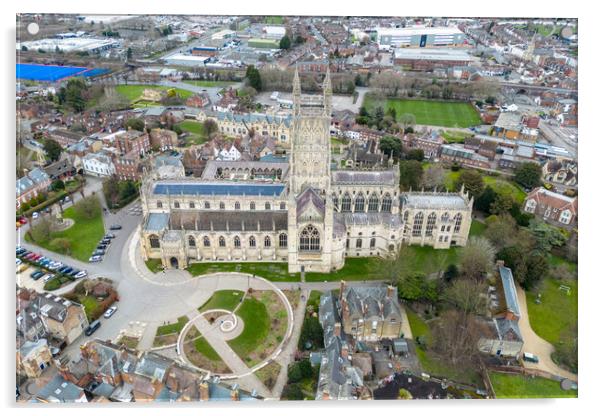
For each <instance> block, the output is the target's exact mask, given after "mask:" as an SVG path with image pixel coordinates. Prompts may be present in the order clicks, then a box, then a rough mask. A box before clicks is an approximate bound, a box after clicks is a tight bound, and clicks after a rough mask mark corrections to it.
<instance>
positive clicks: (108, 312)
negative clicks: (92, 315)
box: [104, 306, 117, 319]
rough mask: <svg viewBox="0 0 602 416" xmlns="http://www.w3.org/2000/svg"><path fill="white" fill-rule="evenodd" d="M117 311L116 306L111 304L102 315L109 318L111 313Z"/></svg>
mask: <svg viewBox="0 0 602 416" xmlns="http://www.w3.org/2000/svg"><path fill="white" fill-rule="evenodd" d="M115 312H117V306H111V307H110V308H109V309H107V310H106V311H105V315H104V317H105V318H107V319H109V318H110V317H111V316H113V314H114V313H115Z"/></svg>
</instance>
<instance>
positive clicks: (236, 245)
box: [234, 236, 240, 248]
mask: <svg viewBox="0 0 602 416" xmlns="http://www.w3.org/2000/svg"><path fill="white" fill-rule="evenodd" d="M234 247H236V248H240V237H238V236H236V237H234Z"/></svg>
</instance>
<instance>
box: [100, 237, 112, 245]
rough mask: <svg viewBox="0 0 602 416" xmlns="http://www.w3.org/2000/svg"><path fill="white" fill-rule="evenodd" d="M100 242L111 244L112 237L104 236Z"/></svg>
mask: <svg viewBox="0 0 602 416" xmlns="http://www.w3.org/2000/svg"><path fill="white" fill-rule="evenodd" d="M100 244H106V245H109V244H111V239H110V238H103V239H102V240H100Z"/></svg>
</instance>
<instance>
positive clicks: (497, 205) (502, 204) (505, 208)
mask: <svg viewBox="0 0 602 416" xmlns="http://www.w3.org/2000/svg"><path fill="white" fill-rule="evenodd" d="M513 204H514V198H513V197H512V195H510V194H497V195H496V197H495V200H494V201H493V203H492V204H491V206H490V211H491V213H492V214H502V213H505V212H509V211H510V210H511V209H512V205H513Z"/></svg>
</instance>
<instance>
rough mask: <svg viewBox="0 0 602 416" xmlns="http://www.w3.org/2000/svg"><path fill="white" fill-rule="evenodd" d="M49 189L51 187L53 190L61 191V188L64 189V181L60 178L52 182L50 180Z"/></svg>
mask: <svg viewBox="0 0 602 416" xmlns="http://www.w3.org/2000/svg"><path fill="white" fill-rule="evenodd" d="M50 189H52V190H53V191H55V192H56V191H62V190H63V189H65V182H63V181H62V180H60V179H57V180H55V181H54V182H52V184H51V185H50Z"/></svg>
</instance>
